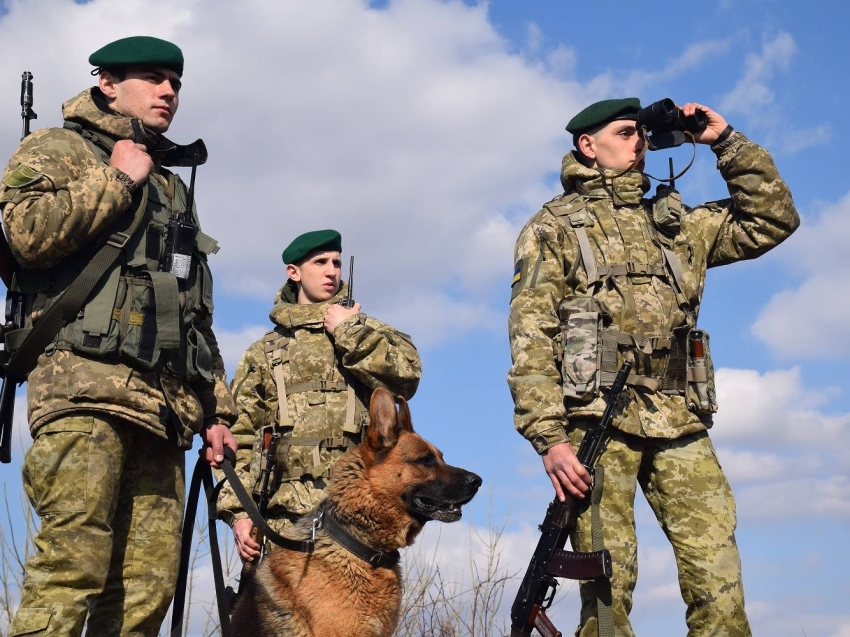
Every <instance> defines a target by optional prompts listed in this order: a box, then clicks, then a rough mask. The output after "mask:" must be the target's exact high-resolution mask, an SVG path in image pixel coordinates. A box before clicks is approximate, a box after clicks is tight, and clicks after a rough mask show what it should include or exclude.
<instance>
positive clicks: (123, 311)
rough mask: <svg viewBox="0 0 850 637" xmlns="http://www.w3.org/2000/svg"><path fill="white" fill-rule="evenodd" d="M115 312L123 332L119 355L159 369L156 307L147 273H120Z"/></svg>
mask: <svg viewBox="0 0 850 637" xmlns="http://www.w3.org/2000/svg"><path fill="white" fill-rule="evenodd" d="M118 299H119V300H120V301H121V302H119V303H117V304H116V307H115V309H114V310H113V312H112V318H113V320H115V321H117V322H118V324H119V329H120V332H121V338H120V349H119V356H120V357H121V358H122V359H123V360H126V361H128V362H131V363H133V364H134V365H137V366H140V367H142V368H143V369H149V370H152V369H158V367H159V365H160V350H159V348H158V347H157V346H156V345H157V342H156V339H157V324H156V320H157V307H156V298H155V295H154V286H153V282H152V281H151V280H150V279H149V278H146V277H121V283H120V285H119V291H118Z"/></svg>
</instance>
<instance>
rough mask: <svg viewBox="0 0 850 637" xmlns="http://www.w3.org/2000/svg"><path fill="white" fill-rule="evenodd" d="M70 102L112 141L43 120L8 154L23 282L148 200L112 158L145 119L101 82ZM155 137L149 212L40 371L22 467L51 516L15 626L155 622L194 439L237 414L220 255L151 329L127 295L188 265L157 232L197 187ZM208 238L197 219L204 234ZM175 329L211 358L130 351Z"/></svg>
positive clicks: (65, 265)
mask: <svg viewBox="0 0 850 637" xmlns="http://www.w3.org/2000/svg"><path fill="white" fill-rule="evenodd" d="M63 115H64V117H65V119H66V121H72V122H74V123H75V124H76V125H77V126H78V129H77V131H79V130H81V129H82V130H84V131H90V132H91V133H92V134H93V135H94V136H95V137H97V139H99V140H100V141H99V143H100V144H104V145H106V146H107V148H106V150H102V151H101V150H98V148H97V147H96V145H94V144H93V143H91V142H90V141H89V140H90V139H92V137H89V138H84V137H83V136H82V135H81V134H80V133H79V132H77V131H74V130H69V129H67V128H63V129H55V128H52V129H43V130H39V131H37V132H35V133H33V134H32V135H30V136H29V137H27V138H26V139H25V140H24V142H23V143H22V144H21V146H20V148H19V149H18V150H17V152H16V153H15V155H14V156H13V157H12V159H11V160H10V162H9V165H8V167H7V168H6V172H5V173H4V176H3V185H2V189H0V205H2V207H3V222H4V224H5V226H6V230H7V234H8V237H9V243H10V246H11V248H12V249H13V251H14V252H15V254H16V256H17V257H18V260H19V262H20V263H21V265H22V267H23V268H24V273H23V275H22V278H21V280H22V281H24V282H26V281H37V282H39V283H38V284H37V285H41V283H40V282H44V281H47V282H51V281H53V282H55V281H61V280H62V277H69V276H70V277H71V278H73V276H74V274H73V273H74V272H79V270H80V268H81V267H82V265H84V264H85V263H86V260H87V259H90V258H91V256H92V254H93V253H94V252H95V251H96V249H97V243H98V238H101V237H104V236H108V235H109V233H110V227H111V226H112V225H113V224H114V223H115V222H116V219H118V218H119V217H120V216H121V215H123V214H125V213H126V212H127V211H128V210H129V211H132V209H134V207H135V205H136V204H135V200H134V198H133V196H132V194H131V192H130V189H129V188H128V185H127V183H126V180H125V179H123V177H125V176H123V174H122V173H121V172H120V171H119V170H117V169H116V168H113V167H110V166H108V165H107V164H106V163H104V162H105V160H106V159H107V158H108V152H110V151H111V146H110V144H114V143H115V142H116V141H117V140H121V139H133V138H134V133H133V128H132V125H131V119H130V118H129V117H125V116H121V115H117V114H115V113H114V112H111V111H108V110H107V109H106V107H105V105H104V103H103V97H102V95H101V94H100V92H99V90H98V89H96V88H95V89H91V90H86V91H84V92H83V93H81V94H80V95H78V96H77V97H74V98H72V99H71V100H69V101H67V102H66V103H65V104H64V105H63ZM86 134H89V133H86ZM146 135H147V136H148V140H149V141H151V144H155V147H153V146H152V147H151V148H150V153H151V156H152V157H153V159H154V163H155V167H154V171H153V172H152V173H151V174H150V177H149V179H148V184H149V185H148V193H149V198H148V200H147V208H146V210H145V217H144V218H143V221H142V225H141V227H140V229H139V231H137V233H136V234H134V235H133V237H132V238H131V240H130V241H129V242H128V243H127V245H126V251H125V252H124V253H123V255H122V256H121V257H119V259H118V262H117V264H116V266H114V267H113V270H112V271H111V272H110V273H109V274H108V275H106V276H105V277H104V280H102V284H101V285H100V286H99V288H96V290H95V292H93V293H92V296H91V297H89V300H88V301H87V304H86V306H85V309H84V310H83V311H81V312H80V313H79V315H78V317H77V319H76V320H75V321H73V322H72V323H70V324H69V325H68V326H66V327H65V328H63V330H62V331H61V332H60V334H59V335H58V336H57V338H56V339H54V341H53V343H52V344H51V345H50V347H49V348H48V351H47V352H46V353H45V354H42V355H41V356H40V357H39V359H38V362H37V365H36V368H35V369H34V370H33V371H32V373H31V374H30V375H29V377H28V392H27V398H28V409H29V419H30V428H31V433H32V435H33V438H34V441H33V444H32V446H31V448H30V449H29V451H28V452H27V454H26V458H25V463H24V468H23V475H24V483H25V487H26V490H27V494H28V495H29V497H30V501H31V502H32V505H33V507H34V508H35V510H36V512H37V513H38V514H39V516H40V517H41V529H40V531H39V533H38V535H37V536H36V539H35V547H36V553H35V555H34V556H33V557H32V558H31V559H30V560H29V561H28V562H27V564H26V567H25V570H26V581H25V583H24V590H23V595H22V600H21V605H20V608H19V610H18V613H17V615H16V617H15V620H14V622H13V624H12V627H11V629H10V632H9V634H10V635H24V634H26V635H36V634H37V635H48V634H49V635H54V634H56V635H59V634H61V635H77V634H80V633H81V631H82V629H83V623H84V622H85V620H86V615H87V614H88V628H89V634H97V635H118V634H122V635H123V634H127V635H130V634H132V635H156V634H157V632H158V630H159V626H160V624H161V623H162V620H163V618H164V616H165V613H166V611H167V608H168V605H169V603H170V601H171V597H172V595H173V593H174V590H173V588H174V580H175V577H176V569H177V562H178V558H179V543H180V537H179V536H180V530H181V523H182V512H183V497H184V491H185V488H184V458H183V456H184V453H183V452H184V450H185V449H188V448H190V447H191V445H192V437H193V434H194V433H197V432H198V431H199V430H200V429H201V428H202V427H203V426H204V425H205V424H208V423H211V422H225V423H227V422H233V421H234V420H235V416H236V414H235V406H234V404H233V400H232V396H231V394H230V390H229V388H228V386H227V384H226V382H225V373H224V366H223V363H222V360H221V356H220V354H219V351H218V345H217V342H216V339H215V336H214V335H213V332H212V314H211V313H212V289H211V279H210V278H209V270H208V267H207V265H206V254H205V253H204V252H203V251H200V252H199V251H197V250H196V251H195V252H194V253H193V255H194V256H193V263H195V266H196V268H197V269H196V270H195V271H194V274H193V275H192V279H191V283H188V284H186V285H187V286H188V287H187V288H180V292H179V294H177V293H176V290H177V284H176V283H175V284H174V285H173V289H174V290H175V295H174V306H175V308H177V307H178V304H179V309H178V310H177V311H176V314H175V315H174V316H173V317H172V318H173V323H167V324H166V323H164V322H163V323H159V324H158V323H157V322H156V321H155V322H154V325H155V327H153V328H145V324H146V323H145V321H146V320H147V317H148V314H145V313H144V312H142V311H140V310H138V308H131V307H129V306H128V305H127V304H126V303H124V301H123V300H122V299H124V300H127V299H130V298H131V297H133V294H134V292H133V290H132V289H131V287H132V285H134V283H133V282H136V283H137V284H138V285H141V286H142V287H144V286H147V287H150V288H152V289H154V290H156V289H157V285H159V284H158V283H156V284H155V283H152V281H151V279H157V280H159V281H162V280H163V278H164V277H169V276H170V277H172V278H174V277H173V275H170V274H167V273H157V272H156V270H157V266H158V265H159V263H158V259H159V258H160V257H161V255H160V254H159V253H157V249H158V248H160V247H161V243H160V242H156V241H155V238H156V237H158V236H161V234H156V232H160V233H161V231H162V227H163V226H162V225H161V224H160V225H158V226H157V225H156V219H163V218H167V217H170V216H171V215H172V214H174V213H176V212H182V210H181V207H180V205H178V203H177V201H178V200H179V198H180V197H183V198H184V199H185V191H186V188H185V185H183V183H182V182H181V181H180V180H179V179H178V178H176V176H173V175H172V173H170V172H169V171H168V170H166V169H164V168H163V167H162V164H163V163H166V164H167V163H168V161H169V157H170V156H171V155H170V153H172V152H174V149H175V148H179V147H176V146H175V145H174V144H172V143H171V142H168V140H166V139H165V138H163V137H161V136H158V135H155V134H153V133H150V132H146ZM201 237H205V235H202V233H200V232H199V233H198V236H197V238H196V239H197V241H198V242H199V243H201V242H202V241H201ZM141 241H147V242H148V245H147V247H146V248H144V249H140V248H139V245H140V244H139V242H141ZM210 241H212V240H210ZM199 249H200V248H199ZM140 252H141V253H142V254H146V255H147V259H144V258H143V259H142V261H141V262H139V260H138V258H136V257H135V256H134V255H138V254H139V253H140ZM151 272H153V273H151ZM201 280H202V281H201ZM113 281H114V282H115V288H114V291H113V292H112V294H114V295H115V296H111V295H110V296H109V299H108V301H109V303H110V305H109V306H108V307H107V308H106V310H107V316H108V319H109V318H111V320H107V321H106V323H107V324H106V326H105V330H104V333H103V334H101V335H94V334H91V333H89V332H86V333H85V334H86V335H85V339H88V340H83V339H81V337H80V330H85V329H87V328H88V327H90V325H88V324H87V323H86V319H87V317H88V318H89V319H91V317H92V316H94V315H96V312H95V308H94V306H93V303H94V301H93V300H92V299H93V298H100V294H101V291H102V290H104V289H105V288H107V286H108V285H109V284H110V282H113ZM167 285H168V284H167V282H166V286H167ZM198 288H203V291H202V292H201V293H199V294H200V297H201V300H200V301H199V305H198V306H197V307H195V306H192V308H193V309H191V311H190V307H189V304H188V301H187V300H186V299H187V298H189V297H188V294H189V293H190V291H191V290H196V289H198ZM98 290H100V291H98ZM187 290H188V291H187ZM151 294H153V293H151ZM55 296H56V290H54V289H52V288H50V286H49V285H48V286H46V287H45V286H42V287H38V294H37V295H35V301H34V302H33V303H32V305H29V306H28V317H27V321H28V323H29V324H31V323H32V322H33V321H37V319H38V317H39V314H40V311H41V308H42V307H44V304H45V303H48V302H49V301H50V300H51V299H52V297H55ZM156 298H157V299H159V297H158V296H157V297H156ZM163 300H164V299H163ZM113 301H114V303H115V309H114V310H113V309H112V305H111V303H113ZM122 303H124V305H122ZM119 306H120V307H119ZM160 309H161V308H160ZM149 314H151V315H153V314H154V312H153V310H152V309H149ZM163 326H165V327H166V328H168V330H170V331H171V336H172V337H173V338H174V339H175V341H174V343H175V347H177V343H178V341H179V347H178V348H177V349H175V350H174V351H178V352H179V353H180V354H181V355H185V356H198V357H200V356H204V361H205V364H203V365H202V364H201V363H200V362H199V363H197V364H194V363H193V364H191V365H189V364H186V365H183V366H182V367H181V364H178V363H176V362H175V363H174V366H173V367H172V366H171V365H172V362H169V363H167V365H169V367H168V368H167V369H166V368H165V365H166V363H165V362H163V361H160V362H159V363H156V359H155V358H154V362H152V363H151V364H150V365H148V366H147V367H146V366H143V365H141V364H136V363H135V362H132V361H129V360H128V358H127V352H125V351H124V350H120V348H121V346H122V344H126V343H128V342H129V340H130V336H131V335H132V334H134V333H135V332H134V330H136V331H139V330H144V329H150V330H152V331H150V332H149V334H152V335H153V336H151V340H150V341H149V343H148V344H149V345H150V347H151V351H153V352H155V353H156V352H160V345H162V344H163V343H164V340H165V338H166V334H165V333H164V330H162V329H160V330H159V331H157V328H162V327H163ZM119 332H120V334H119ZM96 336H101V338H96ZM178 336H179V338H177V337H178ZM97 343H101V344H102V345H103V347H104V351H105V352H106V354H104V355H103V356H98V355H94V354H92V353H84V352H85V349H84V347H83V344H92V347H94V346H95V345H94V344H97ZM187 343H188V344H187ZM110 344H111V345H110ZM110 347H112V349H111V350H110V349H109V348H110ZM119 350H120V351H119ZM187 352H189V353H188V354H187ZM163 356H164V355H163ZM189 368H191V369H189ZM187 370H188V371H187ZM199 370H202V371H199Z"/></svg>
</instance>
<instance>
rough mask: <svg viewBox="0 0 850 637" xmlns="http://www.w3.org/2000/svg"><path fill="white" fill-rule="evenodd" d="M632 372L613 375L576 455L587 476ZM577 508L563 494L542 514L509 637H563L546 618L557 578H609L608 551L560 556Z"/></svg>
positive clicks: (626, 365) (628, 366)
mask: <svg viewBox="0 0 850 637" xmlns="http://www.w3.org/2000/svg"><path fill="white" fill-rule="evenodd" d="M631 368H632V362H631V361H626V362H624V363H623V366H622V367H621V368H620V371H619V372H617V376H616V378H615V379H614V383H613V385H611V389H610V390H609V392H608V396H607V400H606V402H607V404H606V406H605V412H604V413H603V414H602V418H600V420H599V422H598V423H597V424H596V425H595V426H593V427H591V428H590V429H588V430H587V432H586V433H585V434H584V438H583V439H582V441H581V445H580V446H579V450H578V453H577V454H576V457H577V458H578V461H579V462H581V464H582V465H583V466H584V468H585V469H587V470H588V472H590V474H591V476H592V475H593V473H594V468H593V466H594V465H595V464H596V460H597V459H598V457H599V454H600V451H601V446H602V442H603V440H604V435H605V432H606V430H607V429H608V427H609V426H610V425H611V421H612V420H613V419H614V410H615V409H616V407H617V403H618V401H619V399H620V396H621V395H622V393H623V389H624V388H625V385H626V379H627V378H628V376H629V372H630V371H631ZM588 494H589V492H588ZM579 508H580V503H579V502H578V501H577V500H576V499H575V498H574V497H572V496H571V495H570V494H566V498H565V499H564V501H563V502H561V501H560V500H558V498H557V497H556V498H555V499H554V500H553V501H552V502H551V503H550V504H549V507H548V508H547V509H546V517H545V518H544V519H543V523H542V524H541V525H540V527H539V529H540V532H541V534H542V535H541V536H540V540H538V542H537V548H536V549H534V554H533V555H532V556H531V562H530V563H529V565H528V570H526V572H525V577H523V579H522V584H521V585H520V587H519V590H518V591H517V595H516V598H515V599H514V603H513V605H512V606H511V637H528V636H529V635H531V631H532V630H533V629H534V628H536V629H537V630H538V631H539V632H540V634H541V635H543V636H544V637H561V633H560V631H558V629H556V628H555V626H554V624H552V622H551V621H550V620H549V618H548V617H547V616H546V610H547V609H548V608H549V607H550V606H551V605H552V601H553V600H554V598H555V592H556V591H557V588H558V580H556V579H555V578H556V577H566V578H569V579H583V580H587V579H598V578H606V579H607V578H610V577H611V572H612V571H611V554H610V553H609V552H608V550H607V549H602V550H601V551H594V552H592V553H575V552H572V551H566V550H564V545H565V544H566V542H567V538H568V537H569V535H570V533H571V532H572V531H573V529H574V528H575V525H576V519H577V518H578V514H579Z"/></svg>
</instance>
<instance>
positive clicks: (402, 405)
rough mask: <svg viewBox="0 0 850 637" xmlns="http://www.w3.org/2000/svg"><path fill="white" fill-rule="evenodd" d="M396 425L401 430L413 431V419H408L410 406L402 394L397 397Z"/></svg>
mask: <svg viewBox="0 0 850 637" xmlns="http://www.w3.org/2000/svg"><path fill="white" fill-rule="evenodd" d="M398 426H399V428H401V429H402V430H403V431H409V432H410V433H413V421H412V420H411V419H410V408H409V407H408V406H407V401H406V400H405V399H404V397H403V396H399V397H398Z"/></svg>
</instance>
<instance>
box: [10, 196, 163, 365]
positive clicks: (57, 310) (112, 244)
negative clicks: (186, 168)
mask: <svg viewBox="0 0 850 637" xmlns="http://www.w3.org/2000/svg"><path fill="white" fill-rule="evenodd" d="M148 188H149V187H148V184H147V183H145V186H144V188H143V189H142V196H141V199H140V201H139V205H138V207H137V208H136V211H135V212H134V213H133V215H132V216H130V215H129V214H124V215H122V216H121V219H122V220H123V227H122V222H121V221H119V222H117V223H116V225H117V226H119V228H121V229H120V230H116V231H114V232H113V233H112V235H111V236H110V237H109V239H108V240H107V242H106V243H105V244H103V247H101V248H100V250H98V251H97V253H96V254H95V255H94V257H93V258H92V259H91V261H89V262H88V264H86V267H85V268H83V271H82V272H80V274H79V276H78V277H77V278H76V279H74V282H73V283H71V285H69V286H68V287H67V288H66V289H65V291H64V292H63V293H62V294H61V296H60V297H59V298H58V299H57V301H56V302H55V303H54V304H53V305H51V306H50V308H49V309H48V310H47V311H46V312H45V313H44V315H42V317H41V318H40V319H39V320H38V322H37V323H36V324H35V326H34V327H33V328H32V329H31V330H29V331H28V332H26V333H25V334H23V335H22V339H21V341H20V345H19V346H18V347H17V348H15V350H14V352H13V353H12V356H11V357H10V358H9V362H8V364H7V369H8V372H9V373H10V374H11V375H12V377H13V378H20V379H24V378H26V377H27V375H28V374H29V373H30V371H32V370H33V369H34V368H35V365H36V361H37V360H38V357H39V356H40V355H41V354H42V353H43V352H44V350H45V348H46V347H47V346H48V345H49V344H50V342H51V341H52V340H53V339H54V338H56V335H57V334H58V333H59V330H61V329H62V328H63V327H64V326H65V325H67V324H68V323H70V322H71V321H73V320H74V319H75V318H76V316H77V314H78V313H79V311H80V310H81V309H82V308H83V306H84V305H85V304H86V299H88V297H89V295H90V294H91V293H92V291H93V290H94V288H95V286H96V285H97V284H98V282H99V281H100V280H101V279H102V278H103V276H104V275H105V274H106V272H107V271H108V270H109V268H111V267H112V264H114V263H115V261H116V260H117V259H118V257H119V255H120V254H121V252H122V250H123V249H124V246H125V245H126V244H127V242H128V241H129V240H130V237H132V236H133V234H135V232H136V230H137V229H138V228H139V225H140V224H141V223H142V218H143V217H144V216H145V210H146V209H147V206H148ZM16 331H17V330H16ZM11 335H12V334H9V336H11Z"/></svg>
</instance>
